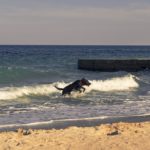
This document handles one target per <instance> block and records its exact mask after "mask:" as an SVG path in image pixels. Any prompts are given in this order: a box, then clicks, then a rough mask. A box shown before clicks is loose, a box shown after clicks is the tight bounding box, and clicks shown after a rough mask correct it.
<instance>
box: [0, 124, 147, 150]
mask: <svg viewBox="0 0 150 150" xmlns="http://www.w3.org/2000/svg"><path fill="white" fill-rule="evenodd" d="M149 140H150V122H141V123H123V122H120V123H113V124H102V125H99V126H93V127H68V128H66V129H58V130H56V129H51V130H22V129H19V130H18V131H17V132H13V131H10V132H4V131H3V132H0V150H11V149H12V150H30V149H32V150H48V149H50V150H149V149H150V142H149Z"/></svg>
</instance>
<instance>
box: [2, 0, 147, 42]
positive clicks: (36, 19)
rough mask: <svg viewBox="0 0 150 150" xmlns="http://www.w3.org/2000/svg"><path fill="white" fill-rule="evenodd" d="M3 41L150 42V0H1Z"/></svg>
mask: <svg viewBox="0 0 150 150" xmlns="http://www.w3.org/2000/svg"><path fill="white" fill-rule="evenodd" d="M0 44H148V45H149V44H150V0H0Z"/></svg>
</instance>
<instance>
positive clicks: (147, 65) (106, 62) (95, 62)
mask: <svg viewBox="0 0 150 150" xmlns="http://www.w3.org/2000/svg"><path fill="white" fill-rule="evenodd" d="M78 69H84V70H92V71H121V70H122V71H139V70H144V69H150V59H79V60H78Z"/></svg>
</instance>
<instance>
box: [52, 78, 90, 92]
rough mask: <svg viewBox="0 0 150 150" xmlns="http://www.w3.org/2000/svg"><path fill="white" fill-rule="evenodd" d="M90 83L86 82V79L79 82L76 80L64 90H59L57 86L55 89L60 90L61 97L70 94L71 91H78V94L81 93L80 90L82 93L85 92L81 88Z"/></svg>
mask: <svg viewBox="0 0 150 150" xmlns="http://www.w3.org/2000/svg"><path fill="white" fill-rule="evenodd" d="M90 84H91V83H90V82H89V81H88V80H86V79H84V78H83V79H81V80H76V81H75V82H73V83H71V84H69V85H68V86H66V87H64V88H59V87H57V86H55V88H57V89H58V90H62V95H66V94H71V92H72V91H79V92H80V93H81V92H82V91H81V89H83V92H84V91H85V88H84V87H83V86H84V85H85V86H89V85H90Z"/></svg>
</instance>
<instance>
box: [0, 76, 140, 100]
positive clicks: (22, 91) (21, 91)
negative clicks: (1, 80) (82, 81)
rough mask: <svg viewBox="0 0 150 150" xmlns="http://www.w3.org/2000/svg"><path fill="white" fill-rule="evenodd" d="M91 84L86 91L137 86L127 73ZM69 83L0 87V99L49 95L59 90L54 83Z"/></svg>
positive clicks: (107, 90) (63, 84) (62, 83)
mask: <svg viewBox="0 0 150 150" xmlns="http://www.w3.org/2000/svg"><path fill="white" fill-rule="evenodd" d="M90 82H91V85H90V86H89V87H86V92H85V94H86V93H89V92H91V91H92V90H95V91H105V92H109V91H125V90H130V89H133V88H137V87H138V83H137V82H136V81H135V79H134V76H133V75H127V76H124V77H117V78H111V79H108V80H92V81H90ZM68 84H69V83H64V82H56V83H53V84H43V85H36V86H23V87H7V88H1V89H0V100H11V99H17V98H19V97H23V96H28V95H45V96H50V95H51V94H53V93H60V92H61V91H59V90H57V89H56V88H55V87H54V85H57V86H58V87H62V88H63V87H65V86H66V85H68ZM73 95H74V96H79V95H80V96H82V95H83V94H80V93H78V92H76V93H74V94H73Z"/></svg>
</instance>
